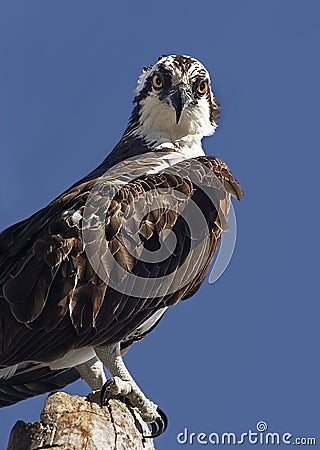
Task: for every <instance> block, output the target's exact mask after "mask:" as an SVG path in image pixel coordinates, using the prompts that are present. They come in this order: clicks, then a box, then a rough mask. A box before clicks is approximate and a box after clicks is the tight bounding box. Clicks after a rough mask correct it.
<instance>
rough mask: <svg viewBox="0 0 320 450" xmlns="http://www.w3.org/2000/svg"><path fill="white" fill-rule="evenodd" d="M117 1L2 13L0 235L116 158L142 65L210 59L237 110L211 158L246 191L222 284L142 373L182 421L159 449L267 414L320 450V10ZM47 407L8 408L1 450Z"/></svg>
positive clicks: (223, 93) (274, 0)
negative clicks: (162, 58) (20, 425)
mask: <svg viewBox="0 0 320 450" xmlns="http://www.w3.org/2000/svg"><path fill="white" fill-rule="evenodd" d="M113 3H114V4H111V2H110V3H109V2H105V1H97V0H95V1H92V2H88V1H83V0H69V1H68V2H65V1H62V0H55V1H53V0H51V1H49V0H48V1H46V2H41V1H39V0H29V1H28V2H24V1H19V0H15V1H11V2H9V1H7V2H5V1H4V2H1V3H0V61H1V63H0V99H1V101H0V149H1V165H0V188H1V192H0V203H1V217H0V228H1V229H3V228H5V227H7V226H9V225H10V224H12V223H14V222H16V221H19V220H21V219H23V218H25V217H27V216H28V215H30V214H32V213H33V212H34V211H36V210H37V209H39V208H41V207H42V206H44V205H46V204H47V203H48V202H49V201H50V200H51V199H53V198H54V197H55V196H57V195H58V194H59V193H61V192H62V191H63V190H64V189H65V188H67V187H68V186H69V185H71V184H73V183H74V182H75V181H76V180H77V179H79V178H80V177H82V176H83V175H84V174H86V173H87V172H89V171H90V170H91V169H92V168H94V167H95V166H96V165H97V164H98V163H99V162H100V161H101V160H102V159H103V158H104V157H105V155H106V154H107V153H109V151H110V150H111V149H112V148H113V146H114V145H115V144H116V143H117V141H118V139H119V138H120V136H121V133H122V132H123V130H124V128H125V126H126V124H127V120H128V117H129V115H130V112H131V108H132V104H131V102H132V95H133V90H134V88H135V85H136V80H137V77H138V75H139V73H140V71H141V68H142V67H143V66H145V65H150V64H152V63H153V62H155V61H156V59H157V57H158V56H159V55H162V54H170V53H176V54H179V53H182V54H189V55H192V56H195V57H196V58H198V59H200V60H201V61H202V62H203V63H204V64H205V65H206V67H207V68H208V70H209V71H210V73H211V76H212V79H213V86H214V90H215V93H216V96H217V98H218V100H219V102H220V104H221V118H220V120H219V128H218V130H217V132H216V134H215V136H213V137H210V138H207V139H205V141H204V147H205V149H206V151H207V153H209V154H211V155H215V156H218V157H220V158H222V159H224V160H225V161H226V162H227V163H228V164H229V166H230V167H231V169H232V170H233V172H234V174H235V175H236V176H237V178H238V179H239V181H240V182H241V184H242V186H243V188H244V190H245V194H246V196H245V199H244V200H243V201H242V202H241V203H239V204H238V203H237V204H235V209H236V216H237V222H238V239H237V244H236V249H235V253H234V255H233V258H232V261H231V263H230V265H229V267H228V269H227V271H226V272H225V273H224V275H223V276H222V277H221V278H220V279H219V280H218V281H217V282H216V283H215V284H213V285H210V284H208V282H205V283H204V285H203V286H202V288H201V290H200V291H199V292H198V293H197V294H196V295H195V296H194V297H193V298H192V299H191V300H190V301H187V302H183V303H182V304H180V305H177V306H176V307H174V308H172V309H171V310H170V311H169V314H167V317H166V318H165V319H164V320H163V321H162V323H161V324H160V325H159V326H158V327H157V329H156V330H154V332H153V333H152V334H151V335H149V336H148V338H147V339H145V340H144V341H143V342H142V343H140V344H137V345H135V346H134V347H133V348H132V349H131V350H130V352H129V354H128V355H127V356H126V363H127V365H128V366H129V368H130V370H131V372H132V374H133V375H134V376H135V378H136V381H137V382H138V383H139V384H140V386H141V387H142V389H143V390H144V391H145V393H146V394H147V395H148V396H149V397H150V398H152V399H153V400H154V401H155V402H156V403H158V404H159V405H160V406H161V407H162V408H163V409H164V410H165V411H166V413H167V414H168V416H169V421H170V426H169V429H168V431H167V433H166V434H165V435H164V436H163V437H160V438H159V439H158V440H157V441H156V446H157V449H158V450H164V449H170V450H173V449H178V448H181V447H183V446H182V445H180V444H178V442H177V440H176V436H177V434H178V433H180V432H181V431H183V429H184V428H185V427H187V428H188V430H189V432H196V433H199V432H205V433H208V434H209V433H210V432H217V433H223V432H224V431H233V432H236V433H239V434H240V433H241V432H246V431H248V430H249V429H252V430H255V427H256V423H257V422H258V421H261V420H264V421H266V422H267V424H268V426H269V431H277V432H279V433H283V432H290V433H291V434H292V435H293V436H294V437H304V436H315V437H317V438H318V443H319V442H320V431H319V422H318V419H319V417H318V415H319V400H320V387H319V377H320V374H319V368H320V365H319V313H320V306H319V293H318V280H319V259H318V253H319V232H318V222H319V208H318V205H319V201H318V197H317V194H318V170H319V163H320V158H319V143H318V142H319V139H318V132H319V125H318V121H319V104H320V95H319V80H320V63H319V44H320V29H319V14H320V5H319V2H317V1H316V0H309V1H308V2H304V3H303V2H301V1H299V2H298V1H295V0H269V1H268V2H267V1H260V2H257V1H256V0H241V1H238V0H228V1H225V2H221V1H218V0H203V1H202V2H194V1H193V2H190V1H176V2H168V1H166V0H164V1H162V2H154V3H153V2H150V1H148V2H147V1H140V2H139V1H137V2H129V1H127V2H125V1H119V2H118V3H116V2H113ZM68 392H72V393H77V394H81V395H82V394H83V395H85V394H86V393H87V392H88V388H87V386H86V385H85V383H84V382H77V383H75V384H74V385H72V386H70V387H69V388H68ZM44 399H45V397H44V396H42V397H38V398H35V399H32V400H28V401H26V402H23V403H20V404H18V405H16V406H13V407H10V408H5V409H3V410H1V411H0V420H1V422H0V423H1V426H0V449H1V450H2V449H5V448H6V442H7V436H8V432H9V431H10V429H11V427H12V426H13V424H14V423H15V421H16V420H18V419H22V420H25V421H34V420H37V419H38V417H39V413H40V411H41V409H42V406H43V402H44ZM184 447H190V448H198V447H199V448H200V447H201V448H202V447H203V445H200V444H195V443H194V444H193V445H187V444H186V445H185V446H184ZM256 447H257V446H256ZM282 447H285V446H284V445H283V446H281V447H280V448H282Z"/></svg>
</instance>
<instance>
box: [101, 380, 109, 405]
mask: <svg viewBox="0 0 320 450" xmlns="http://www.w3.org/2000/svg"><path fill="white" fill-rule="evenodd" d="M107 388H108V382H106V383H104V385H103V386H102V389H101V391H100V398H99V402H100V406H105V404H106V400H109V398H108V396H107V395H106V394H107ZM106 397H107V398H106Z"/></svg>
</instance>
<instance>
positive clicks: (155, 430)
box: [143, 406, 168, 438]
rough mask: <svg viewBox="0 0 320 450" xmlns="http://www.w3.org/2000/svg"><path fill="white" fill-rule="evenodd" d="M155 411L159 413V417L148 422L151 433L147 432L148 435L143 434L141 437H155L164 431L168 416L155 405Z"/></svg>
mask: <svg viewBox="0 0 320 450" xmlns="http://www.w3.org/2000/svg"><path fill="white" fill-rule="evenodd" d="M157 413H158V414H159V415H160V417H159V418H158V419H156V420H155V421H154V422H152V423H151V424H150V426H151V434H149V435H148V436H143V437H145V438H156V437H158V436H160V435H161V434H162V433H164V432H165V431H166V429H167V426H168V417H167V416H166V414H165V413H164V412H163V411H162V409H161V408H159V406H158V407H157Z"/></svg>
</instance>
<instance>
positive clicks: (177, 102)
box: [170, 86, 192, 124]
mask: <svg viewBox="0 0 320 450" xmlns="http://www.w3.org/2000/svg"><path fill="white" fill-rule="evenodd" d="M190 94H191V93H189V92H188V90H187V88H185V87H184V86H178V87H176V88H175V90H174V91H173V93H172V94H171V95H170V100H171V104H172V106H173V107H174V109H175V110H176V123H177V124H178V123H179V120H180V117H181V114H182V111H183V110H184V108H185V107H186V106H188V105H190V103H191V102H192V98H191V95H190Z"/></svg>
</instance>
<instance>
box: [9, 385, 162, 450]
mask: <svg viewBox="0 0 320 450" xmlns="http://www.w3.org/2000/svg"><path fill="white" fill-rule="evenodd" d="M143 434H144V435H148V434H149V430H148V427H147V425H146V423H145V422H144V421H143V420H142V419H141V417H140V415H139V413H138V412H137V411H136V410H135V409H132V408H130V407H128V406H127V405H126V404H125V403H124V402H123V401H121V400H117V399H111V400H110V401H109V402H108V405H107V406H103V407H100V406H99V405H98V404H97V403H94V402H92V403H91V402H89V401H88V400H86V399H85V398H83V397H78V396H75V395H73V396H71V395H68V394H66V393H64V392H57V393H55V394H52V395H50V396H49V397H48V398H47V400H46V403H45V405H44V408H43V410H42V413H41V416H40V422H33V423H25V422H23V421H21V420H19V421H18V422H17V423H16V424H15V426H14V427H13V428H12V430H11V434H10V438H9V444H8V448H7V450H40V449H51V448H52V449H59V450H81V449H86V450H154V446H153V440H152V439H148V438H147V439H146V438H144V437H143Z"/></svg>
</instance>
